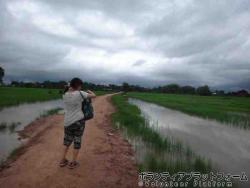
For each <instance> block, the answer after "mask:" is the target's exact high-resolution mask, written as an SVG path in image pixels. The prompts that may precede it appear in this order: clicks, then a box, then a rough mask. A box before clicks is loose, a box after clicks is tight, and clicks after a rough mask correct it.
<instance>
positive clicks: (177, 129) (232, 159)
mask: <svg viewBox="0 0 250 188" xmlns="http://www.w3.org/2000/svg"><path fill="white" fill-rule="evenodd" d="M129 103H131V104H134V105H136V106H137V107H138V108H140V110H141V112H142V115H143V116H144V117H145V119H147V121H148V122H149V126H151V127H152V128H154V129H155V130H156V131H157V132H158V133H159V134H160V135H161V136H162V137H172V138H175V139H177V140H180V141H181V142H182V143H183V144H184V145H188V146H189V147H190V148H191V150H192V151H194V152H195V153H196V154H198V155H200V156H202V157H205V158H206V159H210V160H211V161H212V164H213V165H214V166H216V167H218V169H220V170H221V171H222V172H225V173H231V174H237V175H240V174H241V173H242V172H246V174H247V176H248V178H250V165H249V164H250V130H245V129H241V128H238V127H232V126H227V125H225V124H222V123H219V122H217V121H214V120H208V119H202V118H199V117H194V116H190V115H187V114H184V113H182V112H179V111H176V110H171V109H168V108H165V107H161V106H159V105H156V104H153V103H148V102H144V101H141V100H138V99H132V98H130V99H129ZM141 152H143V150H142V151H141ZM247 184H248V185H249V183H247Z"/></svg>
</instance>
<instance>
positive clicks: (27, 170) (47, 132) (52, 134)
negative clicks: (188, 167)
mask: <svg viewBox="0 0 250 188" xmlns="http://www.w3.org/2000/svg"><path fill="white" fill-rule="evenodd" d="M93 105H94V109H95V118H94V119H93V120H90V121H88V122H87V123H86V128H85V132H84V136H83V145H82V148H81V151H80V154H79V161H80V167H78V168H76V169H73V170H72V169H68V168H67V167H64V168H60V167H59V166H58V162H59V159H60V157H61V152H62V142H63V115H54V116H50V117H47V118H45V119H42V120H38V121H35V122H34V123H32V124H31V125H29V126H27V127H26V128H25V129H24V131H22V132H21V135H22V136H26V137H29V139H28V140H29V141H28V142H27V144H26V145H25V147H24V148H23V149H22V151H21V152H20V153H22V154H19V155H20V156H18V157H17V159H16V160H15V161H14V162H12V163H11V164H10V167H9V168H5V169H4V170H2V171H1V172H0V187H1V188H16V187H21V188H31V187H32V188H33V187H34V188H35V187H36V188H37V187H44V188H45V187H46V188H49V187H51V188H104V187H107V188H112V187H115V188H118V187H122V188H123V187H124V188H125V187H126V188H127V187H128V188H132V187H137V186H136V185H137V176H138V173H137V170H136V166H135V161H134V160H133V151H132V149H131V146H130V145H129V144H128V142H127V141H126V140H124V139H122V136H121V135H120V133H119V131H117V130H113V129H112V127H111V120H110V115H111V114H112V112H114V107H113V106H112V105H111V103H110V95H105V96H100V97H97V98H96V99H95V100H94V101H93ZM69 152H70V153H69V154H70V155H69V156H68V158H70V157H71V154H72V150H70V151H69Z"/></svg>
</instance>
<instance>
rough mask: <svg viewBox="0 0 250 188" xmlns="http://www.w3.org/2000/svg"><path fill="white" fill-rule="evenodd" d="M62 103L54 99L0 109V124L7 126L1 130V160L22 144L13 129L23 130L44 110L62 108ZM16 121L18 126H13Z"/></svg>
mask: <svg viewBox="0 0 250 188" xmlns="http://www.w3.org/2000/svg"><path fill="white" fill-rule="evenodd" d="M62 105H63V104H62V101H61V100H52V101H46V102H35V103H29V104H21V105H18V106H13V107H7V108H3V109H2V110H1V111H0V124H2V125H3V124H5V125H6V126H7V127H6V129H3V130H1V131H0V160H3V159H4V158H6V157H7V156H8V154H9V153H10V152H11V151H12V150H13V149H14V148H16V147H17V146H19V145H20V141H18V139H17V137H18V135H17V134H16V133H14V134H13V129H15V131H17V130H21V129H23V127H25V126H26V125H28V124H29V123H31V122H32V121H34V120H35V119H36V118H38V117H40V116H41V115H42V114H44V112H46V111H48V110H51V109H54V108H60V107H62ZM14 123H16V124H17V123H18V125H17V126H16V128H13V127H11V126H13V125H14Z"/></svg>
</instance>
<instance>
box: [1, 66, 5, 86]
mask: <svg viewBox="0 0 250 188" xmlns="http://www.w3.org/2000/svg"><path fill="white" fill-rule="evenodd" d="M3 77H4V69H3V68H2V67H0V84H2V83H3Z"/></svg>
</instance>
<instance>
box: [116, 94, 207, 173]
mask: <svg viewBox="0 0 250 188" xmlns="http://www.w3.org/2000/svg"><path fill="white" fill-rule="evenodd" d="M112 102H113V104H114V105H115V107H116V112H115V113H114V114H113V115H112V120H113V125H115V126H117V125H119V127H120V128H122V129H123V131H124V130H125V131H126V134H127V135H128V136H129V137H130V138H132V137H137V138H138V137H139V138H140V139H141V140H142V141H143V144H145V146H146V147H147V148H150V149H149V150H148V152H146V154H145V155H144V159H143V160H142V161H141V162H140V163H138V165H139V168H140V170H141V171H155V172H157V171H168V172H170V173H177V172H179V171H186V172H187V171H190V172H191V171H199V172H208V171H210V170H211V165H210V163H209V162H208V161H206V160H205V159H202V158H201V157H199V156H196V155H195V154H194V153H193V152H192V151H191V149H190V148H188V147H185V146H183V145H182V143H180V142H178V141H174V140H173V139H171V138H163V137H161V136H160V135H159V133H157V131H155V130H154V129H152V128H150V127H149V126H148V123H147V121H145V119H144V118H143V117H142V116H141V115H140V110H139V109H138V108H137V107H136V106H135V105H131V104H129V103H128V102H127V99H126V97H124V96H122V95H114V96H113V97H112ZM130 138H129V139H130ZM173 156H175V157H173Z"/></svg>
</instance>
